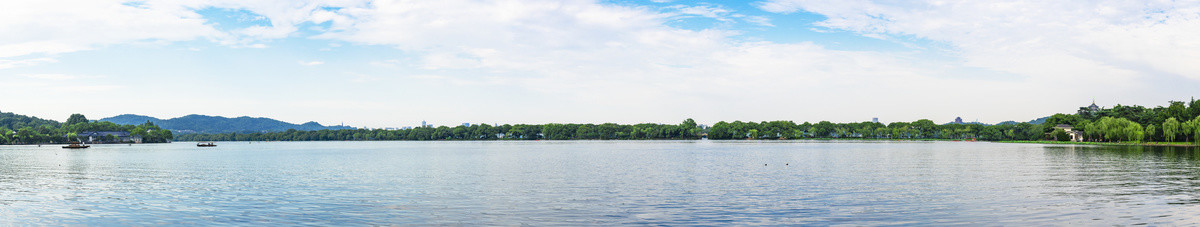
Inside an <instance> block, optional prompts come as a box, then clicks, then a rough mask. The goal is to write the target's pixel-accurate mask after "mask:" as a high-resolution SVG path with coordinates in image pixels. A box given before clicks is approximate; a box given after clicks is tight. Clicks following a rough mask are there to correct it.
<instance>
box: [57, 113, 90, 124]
mask: <svg viewBox="0 0 1200 227" xmlns="http://www.w3.org/2000/svg"><path fill="white" fill-rule="evenodd" d="M87 122H88V119H87V117H84V116H83V114H71V117H68V118H67V122H66V123H63V125H68V126H69V125H75V124H79V123H87Z"/></svg>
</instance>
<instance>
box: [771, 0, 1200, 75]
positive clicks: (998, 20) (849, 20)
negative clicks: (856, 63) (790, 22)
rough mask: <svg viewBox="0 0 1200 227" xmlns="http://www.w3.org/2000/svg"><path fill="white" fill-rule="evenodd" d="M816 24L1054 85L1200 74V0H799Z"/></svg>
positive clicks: (787, 1) (777, 4) (778, 8)
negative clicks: (911, 42)
mask: <svg viewBox="0 0 1200 227" xmlns="http://www.w3.org/2000/svg"><path fill="white" fill-rule="evenodd" d="M760 7H761V8H762V9H764V10H767V11H773V12H782V13H787V12H795V11H801V10H803V11H809V12H814V13H818V14H822V15H825V16H827V17H828V18H829V19H828V20H825V21H821V22H819V23H817V24H818V25H820V26H824V27H829V28H834V29H841V30H848V31H853V32H858V33H861V34H864V35H867V36H877V37H904V36H912V37H917V38H922V39H928V40H933V41H936V42H942V43H946V44H949V45H950V46H952V47H953V48H955V49H956V51H958V52H959V54H960V55H961V56H962V57H963V58H964V59H965V60H966V64H967V65H970V66H977V67H983V68H987V69H992V70H997V71H1005V72H1012V73H1017V74H1022V75H1031V76H1035V77H1036V78H1042V79H1047V80H1049V81H1051V82H1059V83H1067V82H1069V81H1084V82H1089V83H1090V82H1091V81H1104V82H1101V83H1099V84H1108V85H1114V84H1128V83H1131V82H1134V81H1136V80H1139V79H1145V77H1146V76H1178V77H1187V78H1191V79H1193V80H1200V74H1197V73H1196V72H1200V64H1194V62H1200V2H1195V1H1066V2H1063V1H1004V2H993V1H900V2H895V1H871V0H855V1H836V2H819V1H801V0H770V1H766V2H764V3H761V4H760Z"/></svg>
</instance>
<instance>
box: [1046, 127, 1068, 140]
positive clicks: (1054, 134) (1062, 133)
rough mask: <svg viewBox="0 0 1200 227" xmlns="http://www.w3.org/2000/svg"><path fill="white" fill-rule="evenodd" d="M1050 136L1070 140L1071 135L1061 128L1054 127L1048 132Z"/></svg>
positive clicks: (1055, 138)
mask: <svg viewBox="0 0 1200 227" xmlns="http://www.w3.org/2000/svg"><path fill="white" fill-rule="evenodd" d="M1050 138H1054V140H1056V141H1071V135H1070V134H1067V132H1066V131H1063V130H1062V129H1055V130H1054V132H1051V133H1050Z"/></svg>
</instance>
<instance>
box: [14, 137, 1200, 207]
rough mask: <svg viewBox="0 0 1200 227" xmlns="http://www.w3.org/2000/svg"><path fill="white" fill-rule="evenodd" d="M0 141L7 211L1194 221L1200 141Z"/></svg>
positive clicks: (1198, 196) (1199, 183)
mask: <svg viewBox="0 0 1200 227" xmlns="http://www.w3.org/2000/svg"><path fill="white" fill-rule="evenodd" d="M218 145H219V146H218V147H213V148H198V147H196V146H195V144H194V143H186V142H181V143H172V144H138V145H133V146H129V145H95V146H93V147H92V148H89V149H84V150H65V149H61V148H59V147H58V146H43V147H37V146H0V225H6V226H7V225H29V224H32V225H214V224H223V225H264V224H266V225H390V224H401V225H404V224H435V225H570V226H574V225H731V224H734V225H736V224H755V225H757V224H805V225H908V224H939V225H1110V224H1116V225H1135V224H1149V225H1197V224H1200V151H1198V150H1197V149H1195V148H1172V147H1102V146H1074V145H1042V144H1005V143H985V142H846V141H707V140H702V141H519V142H518V141H513V142H506V141H481V142H254V143H248V142H219V143H218Z"/></svg>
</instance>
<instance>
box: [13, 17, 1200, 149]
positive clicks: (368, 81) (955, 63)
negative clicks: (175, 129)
mask: <svg viewBox="0 0 1200 227" xmlns="http://www.w3.org/2000/svg"><path fill="white" fill-rule="evenodd" d="M0 7H3V8H5V9H11V10H6V11H11V12H12V13H6V15H4V16H0V21H2V22H0V33H3V34H8V35H5V36H0V80H2V81H4V82H3V83H0V111H5V112H16V113H21V114H30V115H35V116H39V117H44V118H50V119H57V120H64V119H65V118H66V117H67V116H68V115H69V114H71V113H83V114H85V115H87V116H88V117H90V118H102V117H108V116H114V115H119V114H125V113H133V114H143V115H149V116H154V117H160V118H171V117H179V116H183V115H187V114H206V115H219V116H228V117H237V116H255V117H272V118H277V119H280V120H284V121H290V122H296V123H301V122H305V121H318V122H320V123H322V124H326V125H329V124H339V123H342V122H344V123H346V124H348V125H353V126H361V127H400V126H411V125H416V124H418V123H419V122H420V121H421V120H426V121H429V122H431V123H435V124H444V125H457V124H459V123H462V122H473V123H501V124H506V123H508V124H516V123H547V122H589V123H603V122H617V123H640V122H656V123H675V122H678V121H680V120H682V119H684V118H688V117H691V118H695V119H696V120H698V121H700V122H701V123H709V124H711V123H713V122H716V121H719V120H727V121H732V120H750V121H762V120H794V121H797V122H803V121H814V122H815V121H821V120H830V121H837V122H852V121H866V120H870V119H871V118H872V117H879V118H880V119H881V120H882V121H885V122H891V121H913V120H917V119H933V120H934V121H937V122H943V121H949V120H951V119H953V118H954V117H957V116H961V117H963V118H964V119H968V120H974V119H978V120H980V121H983V122H1000V121H1005V120H1018V121H1024V120H1030V119H1033V118H1037V117H1041V116H1045V115H1048V114H1052V113H1058V112H1071V111H1074V110H1075V109H1076V108H1077V107H1079V106H1083V105H1087V104H1090V102H1091V100H1092V99H1093V98H1094V99H1096V100H1097V102H1098V104H1101V105H1105V106H1110V105H1113V104H1116V103H1121V104H1136V105H1147V106H1157V105H1164V104H1166V101H1168V100H1180V99H1187V98H1190V97H1191V96H1193V95H1195V93H1196V91H1200V82H1198V81H1200V66H1198V65H1197V64H1194V62H1198V61H1200V54H1196V53H1200V41H1196V40H1200V4H1195V3H1180V2H1141V1H1094V2H1044V1H1004V2H988V1H903V2H895V1H867V0H864V1H804V0H760V1H634V0H627V1H541V0H496V1H476V0H446V1H364V0H330V1H318V0H308V1H283V0H279V1H216V0H213V1H208V0H206V1H189V2H182V3H181V2H175V1H154V0H147V1H90V0H88V1H83V0H79V1H70V0H62V1H32V2H6V3H0Z"/></svg>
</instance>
